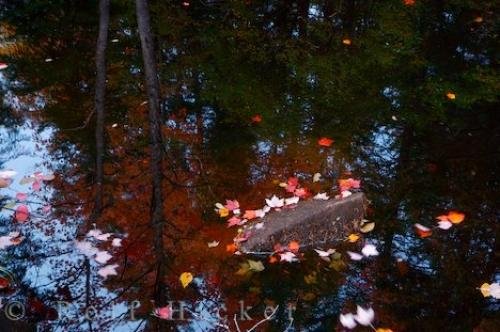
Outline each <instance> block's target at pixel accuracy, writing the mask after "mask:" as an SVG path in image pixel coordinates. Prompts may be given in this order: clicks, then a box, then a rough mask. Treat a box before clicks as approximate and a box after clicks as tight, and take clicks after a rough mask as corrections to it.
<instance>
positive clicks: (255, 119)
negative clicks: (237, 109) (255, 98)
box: [252, 114, 262, 123]
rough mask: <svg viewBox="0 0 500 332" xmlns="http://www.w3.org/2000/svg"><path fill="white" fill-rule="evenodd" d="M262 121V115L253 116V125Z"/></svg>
mask: <svg viewBox="0 0 500 332" xmlns="http://www.w3.org/2000/svg"><path fill="white" fill-rule="evenodd" d="M261 121H262V115H260V114H255V115H254V116H252V123H259V122H261Z"/></svg>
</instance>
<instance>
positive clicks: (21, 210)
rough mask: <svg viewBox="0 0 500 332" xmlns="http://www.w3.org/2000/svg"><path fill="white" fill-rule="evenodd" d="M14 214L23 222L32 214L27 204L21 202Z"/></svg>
mask: <svg viewBox="0 0 500 332" xmlns="http://www.w3.org/2000/svg"><path fill="white" fill-rule="evenodd" d="M14 216H15V218H16V220H17V221H18V222H21V223H23V222H25V221H26V220H28V218H29V216H30V211H29V209H28V207H27V206H26V205H24V204H21V205H19V206H18V207H17V208H16V213H15V215H14Z"/></svg>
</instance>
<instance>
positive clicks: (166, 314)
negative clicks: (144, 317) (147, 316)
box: [153, 305, 173, 319]
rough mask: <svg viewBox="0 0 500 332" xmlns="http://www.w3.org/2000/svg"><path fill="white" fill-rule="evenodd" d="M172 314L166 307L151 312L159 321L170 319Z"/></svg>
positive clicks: (169, 308)
mask: <svg viewBox="0 0 500 332" xmlns="http://www.w3.org/2000/svg"><path fill="white" fill-rule="evenodd" d="M172 313H173V311H172V308H171V307H170V306H169V305H168V306H166V307H161V308H156V309H155V310H154V311H153V316H156V317H158V318H160V319H171V318H172Z"/></svg>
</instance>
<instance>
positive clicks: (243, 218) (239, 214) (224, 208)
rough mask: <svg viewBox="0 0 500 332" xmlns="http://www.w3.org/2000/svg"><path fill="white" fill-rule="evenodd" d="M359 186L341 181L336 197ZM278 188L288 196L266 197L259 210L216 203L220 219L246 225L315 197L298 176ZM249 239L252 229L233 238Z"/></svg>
mask: <svg viewBox="0 0 500 332" xmlns="http://www.w3.org/2000/svg"><path fill="white" fill-rule="evenodd" d="M325 144H326V143H325ZM329 144H331V143H329ZM319 181H321V174H320V173H316V174H314V175H313V182H319ZM360 184H361V182H360V181H359V180H354V179H352V178H349V179H341V180H339V189H340V194H339V195H336V196H335V198H345V197H348V196H350V195H352V192H351V190H352V189H359V188H360ZM279 186H280V187H281V188H283V189H284V190H285V196H284V197H280V196H277V195H272V196H271V197H270V198H266V199H265V205H264V206H263V207H262V208H260V209H254V210H242V209H241V208H240V203H239V202H238V201H237V200H234V199H233V200H231V199H227V200H226V203H225V204H222V203H216V204H215V212H216V213H217V214H218V215H219V216H220V217H221V218H228V219H227V227H234V226H243V225H245V224H246V223H247V222H248V221H250V220H254V219H258V218H263V217H265V215H266V214H267V213H269V212H271V211H273V210H274V211H282V210H286V209H293V208H295V207H297V204H298V203H299V201H300V200H301V199H307V198H310V197H311V196H312V194H311V192H310V191H309V189H307V188H305V187H302V186H301V185H300V184H299V179H298V178H297V177H290V178H288V180H287V181H286V182H281V183H279ZM312 199H316V200H328V199H330V196H329V195H328V194H327V193H326V192H319V193H317V194H316V195H314V196H312ZM371 226H372V225H368V228H369V227H371ZM264 227H265V224H264V222H258V223H255V224H254V225H253V228H254V229H255V230H259V229H262V228H264ZM250 236H251V232H250V231H249V230H247V231H243V230H242V229H239V231H238V235H237V236H236V237H235V238H234V242H235V243H236V244H238V243H241V242H244V241H246V240H248V238H249V237H250ZM215 243H216V244H214V243H212V244H210V243H209V247H215V246H217V245H218V242H217V241H215ZM236 247H237V246H235V248H236ZM231 248H232V247H231ZM231 248H228V249H231ZM283 257H284V260H287V261H293V257H292V255H291V254H287V255H286V256H283Z"/></svg>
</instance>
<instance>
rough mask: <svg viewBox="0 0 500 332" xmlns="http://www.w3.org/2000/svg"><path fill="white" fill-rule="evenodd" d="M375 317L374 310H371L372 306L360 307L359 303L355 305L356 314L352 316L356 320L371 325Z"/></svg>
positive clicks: (364, 324)
mask: <svg viewBox="0 0 500 332" xmlns="http://www.w3.org/2000/svg"><path fill="white" fill-rule="evenodd" d="M374 318H375V311H373V309H372V308H367V309H365V308H363V307H360V306H359V305H358V306H357V310H356V315H355V316H354V319H356V321H357V322H358V323H359V324H361V325H363V326H369V325H371V323H372V321H373V319H374Z"/></svg>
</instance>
